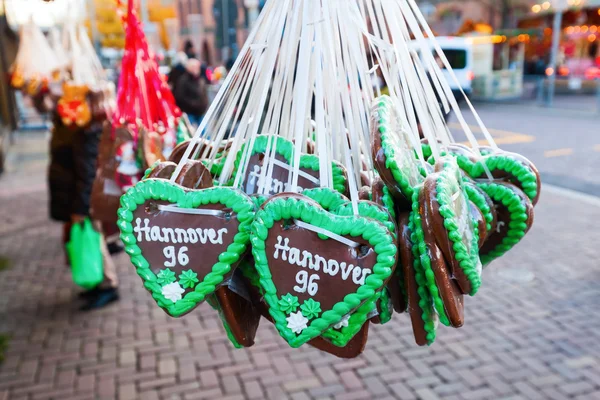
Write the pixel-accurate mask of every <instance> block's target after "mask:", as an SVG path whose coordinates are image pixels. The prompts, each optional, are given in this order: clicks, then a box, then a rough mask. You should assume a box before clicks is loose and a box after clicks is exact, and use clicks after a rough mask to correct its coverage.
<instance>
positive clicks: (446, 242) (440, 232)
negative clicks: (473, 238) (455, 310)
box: [421, 173, 472, 294]
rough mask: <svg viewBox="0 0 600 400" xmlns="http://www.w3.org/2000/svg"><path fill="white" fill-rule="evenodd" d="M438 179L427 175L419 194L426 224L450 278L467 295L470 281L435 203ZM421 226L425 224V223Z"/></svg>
mask: <svg viewBox="0 0 600 400" xmlns="http://www.w3.org/2000/svg"><path fill="white" fill-rule="evenodd" d="M438 177H439V175H438V174H437V173H436V174H432V175H429V176H428V177H427V179H425V183H424V185H423V191H422V193H421V195H422V196H423V198H424V201H425V203H424V204H425V207H426V208H427V214H428V215H429V217H430V218H431V220H430V221H427V223H428V224H430V225H431V227H432V232H433V234H434V236H433V240H434V243H436V245H437V246H438V248H439V249H440V250H441V251H442V254H443V257H444V258H445V260H446V261H447V263H448V266H449V267H450V269H451V271H452V278H454V279H455V280H456V282H457V283H458V287H459V288H460V290H461V292H462V293H463V294H469V293H471V290H472V285H471V281H470V280H469V279H468V278H467V275H466V274H465V272H464V271H463V269H462V268H461V266H460V263H459V261H458V260H457V259H456V257H455V252H454V247H453V246H454V245H453V243H452V241H451V240H450V238H449V236H448V230H447V229H446V228H445V226H444V218H443V217H442V215H441V214H440V205H439V203H438V201H437V179H438ZM424 219H425V218H423V220H424ZM423 224H425V221H424V222H423Z"/></svg>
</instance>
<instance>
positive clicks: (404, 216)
mask: <svg viewBox="0 0 600 400" xmlns="http://www.w3.org/2000/svg"><path fill="white" fill-rule="evenodd" d="M409 216H410V214H409V213H401V214H400V215H399V216H398V226H400V235H398V236H399V237H398V239H399V242H400V247H399V250H400V259H401V260H402V270H403V272H404V283H405V285H406V297H407V300H408V314H409V315H410V321H411V323H412V329H413V335H414V336H415V342H416V343H417V345H419V346H427V344H428V342H427V331H425V321H423V317H422V315H423V309H422V308H421V306H420V305H419V302H420V300H421V298H420V296H419V292H418V289H419V286H418V284H417V279H416V278H415V258H414V256H413V253H412V246H413V245H412V241H411V239H410V235H411V232H410V230H409V229H408V221H409Z"/></svg>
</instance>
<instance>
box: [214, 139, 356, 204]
mask: <svg viewBox="0 0 600 400" xmlns="http://www.w3.org/2000/svg"><path fill="white" fill-rule="evenodd" d="M269 137H272V138H276V139H277V148H276V149H275V152H276V153H277V154H279V155H281V156H282V157H283V158H285V160H287V162H288V164H290V165H291V163H292V161H293V157H294V144H293V143H292V142H291V141H289V140H287V139H284V138H282V137H280V136H270V135H260V136H257V137H256V139H255V141H254V148H253V149H252V153H251V154H250V155H249V157H252V156H254V155H256V154H259V153H265V152H266V151H267V145H268V140H269ZM271 145H273V141H271ZM245 148H246V144H245V143H244V145H243V146H242V148H241V149H240V151H238V154H237V156H236V159H235V162H234V167H233V173H232V174H231V176H232V177H233V176H235V175H236V174H237V171H238V169H239V166H240V163H241V162H242V157H243V155H244V152H245ZM331 164H332V165H331V168H332V179H333V188H334V189H335V190H336V191H338V192H340V193H342V194H343V193H345V192H346V189H347V184H348V178H347V177H346V173H345V169H344V167H343V166H342V164H340V163H337V162H335V161H334V162H332V163H331ZM223 166H224V162H223V163H222V164H221V165H219V166H217V165H215V166H213V168H216V167H218V171H217V170H215V172H214V173H213V171H212V169H211V173H213V176H218V175H219V174H220V173H221V171H222V170H223ZM300 168H304V169H310V170H312V171H319V169H320V165H319V157H317V156H315V155H314V154H302V155H301V156H300ZM227 184H228V186H231V185H233V178H232V179H230V180H229V182H228V183H227ZM260 198H261V199H264V201H266V200H267V199H268V197H266V196H261V197H260ZM257 201H258V200H257ZM264 201H263V202H262V203H264ZM262 203H260V204H258V202H257V203H256V204H257V205H258V206H259V207H260V206H261V205H262Z"/></svg>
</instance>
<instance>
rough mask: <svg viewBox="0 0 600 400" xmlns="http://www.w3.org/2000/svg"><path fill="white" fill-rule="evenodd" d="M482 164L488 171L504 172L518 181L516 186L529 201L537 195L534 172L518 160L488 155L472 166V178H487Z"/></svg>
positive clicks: (501, 155) (500, 155)
mask: <svg viewBox="0 0 600 400" xmlns="http://www.w3.org/2000/svg"><path fill="white" fill-rule="evenodd" d="M483 162H485V165H486V166H487V168H488V169H489V170H490V171H493V170H496V169H497V170H501V171H506V172H508V173H509V174H511V175H513V176H514V177H516V178H517V180H518V181H519V184H518V185H517V186H520V188H521V189H522V190H523V192H524V193H525V194H526V195H527V197H529V199H530V200H532V201H533V200H534V199H535V198H536V197H537V195H538V182H537V176H536V174H535V172H533V171H532V170H531V168H529V166H527V165H525V164H523V163H522V162H520V161H519V160H516V159H514V158H512V157H510V156H507V155H503V154H493V155H488V156H485V157H484V158H483V160H482V161H479V162H478V163H476V164H475V165H473V170H472V173H471V174H470V175H471V176H472V177H473V178H485V177H487V175H486V172H485V168H484V166H483Z"/></svg>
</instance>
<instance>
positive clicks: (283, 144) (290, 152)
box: [231, 135, 294, 184]
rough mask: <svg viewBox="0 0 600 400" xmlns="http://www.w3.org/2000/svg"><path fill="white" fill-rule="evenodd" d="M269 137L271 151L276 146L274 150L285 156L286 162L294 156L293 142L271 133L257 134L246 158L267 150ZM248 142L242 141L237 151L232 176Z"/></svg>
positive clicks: (235, 172) (240, 161)
mask: <svg viewBox="0 0 600 400" xmlns="http://www.w3.org/2000/svg"><path fill="white" fill-rule="evenodd" d="M269 138H271V151H273V146H277V147H276V148H275V152H276V153H277V154H279V155H280V156H282V157H283V158H285V159H286V160H287V162H288V163H291V162H292V160H293V157H294V144H293V143H292V142H290V141H289V140H287V139H284V138H283V137H281V136H273V135H259V136H257V137H256V139H255V140H254V147H253V148H252V151H251V152H250V154H249V155H248V158H251V157H252V156H254V155H256V154H259V153H266V152H267V145H268V144H269ZM247 145H248V144H247V143H244V144H243V145H242V148H241V149H240V150H239V151H238V153H237V155H236V157H235V161H234V163H233V172H232V174H231V176H232V177H235V175H236V174H237V171H238V169H239V167H240V164H241V163H242V158H243V157H244V154H245V153H246V146H247ZM231 184H233V179H232V180H231Z"/></svg>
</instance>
